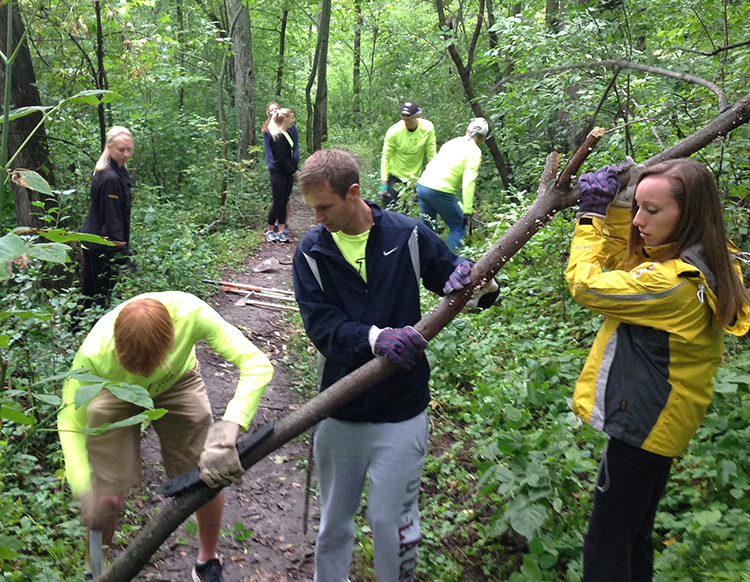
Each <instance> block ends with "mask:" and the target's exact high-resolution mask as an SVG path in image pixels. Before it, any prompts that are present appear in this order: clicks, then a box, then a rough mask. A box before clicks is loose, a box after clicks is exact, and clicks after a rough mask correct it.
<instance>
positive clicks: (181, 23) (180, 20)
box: [176, 0, 185, 179]
mask: <svg viewBox="0 0 750 582" xmlns="http://www.w3.org/2000/svg"><path fill="white" fill-rule="evenodd" d="M182 2H183V0H177V5H176V8H177V42H179V43H180V45H182V44H183V42H184V39H183V35H184V32H185V18H184V16H183V14H182ZM180 68H182V67H180ZM177 96H178V99H179V107H180V113H182V110H183V109H184V107H185V88H184V87H180V90H179V91H178V92H177ZM181 175H182V174H181V173H180V174H178V179H179V176H181Z"/></svg>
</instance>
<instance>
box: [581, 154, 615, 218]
mask: <svg viewBox="0 0 750 582" xmlns="http://www.w3.org/2000/svg"><path fill="white" fill-rule="evenodd" d="M617 169H618V168H617V166H604V167H603V168H600V169H599V170H597V171H596V172H589V173H588V174H583V175H582V176H580V177H579V178H578V188H579V190H580V191H581V205H580V207H579V208H578V212H579V213H582V214H586V213H590V214H599V215H601V216H605V215H606V214H607V206H609V203H610V202H612V200H613V199H614V197H615V195H616V194H617V191H618V190H619V189H620V181H619V180H618V179H617Z"/></svg>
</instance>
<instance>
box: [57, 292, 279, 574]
mask: <svg viewBox="0 0 750 582" xmlns="http://www.w3.org/2000/svg"><path fill="white" fill-rule="evenodd" d="M198 340H205V341H206V342H207V343H208V345H209V346H210V347H211V349H213V350H214V351H216V352H217V353H218V354H220V355H221V356H222V357H223V358H224V359H225V360H227V361H228V362H230V363H232V364H234V365H235V366H237V368H238V369H239V372H240V378H239V382H238V384H237V389H236V391H235V394H234V397H233V398H232V400H231V401H230V402H229V403H228V404H227V407H226V410H225V411H224V415H223V417H222V420H219V421H217V422H213V419H212V415H211V406H210V404H209V401H208V395H207V394H206V387H205V384H204V383H203V379H202V378H201V375H200V364H199V363H198V360H197V359H196V353H195V344H196V342H197V341H198ZM81 368H85V369H87V370H88V372H87V373H88V374H92V375H95V376H98V377H100V378H103V379H104V380H107V381H109V382H118V383H123V384H127V385H130V386H125V387H121V388H119V389H118V386H117V385H111V386H110V387H109V389H108V388H107V387H105V388H103V389H102V388H100V389H99V390H98V391H97V390H92V389H91V388H90V386H91V384H90V383H88V382H85V381H82V380H80V379H76V375H74V376H71V377H70V378H68V380H67V381H66V382H65V385H64V387H63V405H62V408H61V411H60V413H59V415H58V430H59V436H60V442H61V444H62V450H63V455H64V458H65V474H66V477H67V480H68V483H69V484H70V488H71V490H72V492H73V495H74V496H75V497H76V498H78V499H79V500H80V501H81V512H82V515H83V521H84V524H85V525H87V526H88V527H91V528H92V529H97V530H100V531H101V532H102V539H103V541H104V543H105V544H109V543H110V542H111V539H112V535H113V533H114V530H115V526H116V522H117V515H118V513H119V511H120V509H121V508H122V505H123V503H124V501H125V493H126V491H127V490H128V489H130V488H131V487H135V486H137V485H140V482H141V452H140V423H136V424H134V425H131V426H121V427H119V428H115V429H110V430H107V431H105V432H102V433H101V434H91V433H90V431H89V433H86V432H82V431H84V430H85V429H95V428H99V427H103V426H104V425H106V424H108V423H116V422H120V421H123V420H125V419H127V418H131V417H133V416H135V415H138V414H140V413H141V412H143V410H144V409H143V407H142V406H138V405H137V404H134V403H133V402H130V401H129V400H137V398H135V396H137V392H138V387H140V388H142V389H143V390H144V391H146V392H148V396H149V397H150V398H151V399H152V400H153V403H154V407H155V408H156V409H165V410H166V414H164V415H163V416H162V417H161V418H158V419H156V420H153V426H154V429H155V430H156V433H157V435H158V437H159V441H160V443H161V451H162V458H163V462H164V467H165V469H166V472H167V475H168V476H169V477H175V476H177V475H180V474H182V473H185V472H187V471H190V470H192V469H193V468H195V467H196V466H199V467H200V468H201V471H200V476H201V479H202V480H203V481H204V482H205V483H206V484H207V485H209V486H210V487H214V488H216V487H222V486H225V485H229V484H230V483H239V482H240V481H241V480H242V475H243V474H244V469H243V468H242V465H241V464H240V459H239V456H238V454H237V449H236V447H235V445H236V441H237V438H238V436H239V434H240V430H243V431H244V430H247V429H248V427H249V425H250V422H251V421H252V419H253V416H254V414H255V412H256V410H257V408H258V404H259V402H260V399H261V397H262V396H263V393H264V391H265V388H266V385H267V384H268V383H269V382H270V380H271V377H272V376H273V367H272V366H271V363H270V362H269V360H268V358H267V357H266V356H265V355H264V354H263V353H262V352H261V351H260V350H259V349H258V348H256V347H255V346H254V345H253V344H252V343H251V342H250V341H249V340H248V339H247V338H245V336H244V335H243V334H242V332H240V331H239V330H238V329H237V328H235V327H234V326H232V325H230V324H229V323H227V322H226V321H225V320H224V319H222V317H221V316H220V315H219V314H218V313H216V311H214V310H213V309H212V308H211V307H209V305H208V304H207V303H205V302H204V301H202V300H200V299H198V298H197V297H195V296H193V295H190V294H188V293H181V292H177V291H167V292H163V293H147V294H144V295H139V296H137V297H134V298H133V299H130V300H129V301H126V302H125V303H123V304H121V305H119V306H118V307H117V308H115V309H113V310H112V311H110V312H109V313H107V314H105V315H104V316H103V317H102V318H101V319H100V320H99V321H98V322H97V323H96V325H95V326H94V328H93V329H92V330H91V332H90V333H89V334H88V336H87V337H86V339H85V340H84V342H83V344H82V345H81V347H80V349H79V350H78V352H77V354H76V356H75V359H74V360H73V366H72V369H73V370H80V369H81ZM89 391H90V392H91V393H89ZM128 392H129V393H130V396H125V398H128V400H125V399H121V398H118V395H119V396H124V395H125V393H128ZM223 509H224V494H223V491H222V492H220V493H219V494H218V495H217V496H216V497H215V498H214V499H213V500H212V501H210V502H209V503H207V504H206V505H204V506H203V507H202V508H201V509H199V510H198V511H197V512H196V519H197V522H198V538H199V542H200V553H199V556H198V561H197V562H196V565H195V567H194V569H193V571H192V579H193V580H194V582H201V581H204V580H211V581H222V580H223V577H222V573H221V568H222V566H221V564H220V563H219V560H218V559H217V553H216V550H217V546H218V541H219V531H220V528H221V518H222V514H223Z"/></svg>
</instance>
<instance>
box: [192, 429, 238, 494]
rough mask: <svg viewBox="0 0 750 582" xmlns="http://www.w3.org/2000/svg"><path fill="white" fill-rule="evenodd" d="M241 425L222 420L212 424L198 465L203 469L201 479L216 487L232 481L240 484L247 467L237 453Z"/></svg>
mask: <svg viewBox="0 0 750 582" xmlns="http://www.w3.org/2000/svg"><path fill="white" fill-rule="evenodd" d="M239 436H240V426H239V425H238V424H236V423H234V422H228V421H226V420H220V421H218V422H215V423H213V424H212V425H211V428H209V429H208V435H207V436H206V444H205V445H203V452H202V453H201V459H200V461H199V463H198V466H199V467H200V470H201V474H200V475H201V481H203V482H204V483H205V484H206V485H208V486H209V487H212V488H213V489H216V488H217V487H224V486H226V485H229V484H230V483H234V484H235V485H239V484H240V483H242V476H243V475H244V474H245V469H243V468H242V464H241V463H240V456H239V454H237V446H236V445H237V437H239Z"/></svg>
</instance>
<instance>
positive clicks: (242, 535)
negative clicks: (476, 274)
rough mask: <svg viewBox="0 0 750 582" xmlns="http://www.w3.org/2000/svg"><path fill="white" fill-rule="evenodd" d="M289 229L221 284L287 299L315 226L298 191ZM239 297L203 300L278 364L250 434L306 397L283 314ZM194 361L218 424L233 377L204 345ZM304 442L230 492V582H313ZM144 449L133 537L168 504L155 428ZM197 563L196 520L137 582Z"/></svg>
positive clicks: (176, 579) (171, 578)
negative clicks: (266, 264) (291, 364)
mask: <svg viewBox="0 0 750 582" xmlns="http://www.w3.org/2000/svg"><path fill="white" fill-rule="evenodd" d="M289 222H290V224H289V231H290V237H289V238H290V242H289V243H286V244H284V243H267V242H264V243H263V244H262V245H261V247H260V248H259V249H258V251H257V253H256V254H255V255H252V256H249V257H247V259H246V260H245V266H244V268H242V269H239V270H238V272H236V273H232V274H229V273H227V274H225V277H224V278H225V280H231V281H232V282H235V283H245V284H251V285H256V286H260V287H270V288H275V289H286V290H290V291H291V290H292V265H291V263H292V256H293V254H294V249H295V247H296V242H297V241H298V240H299V239H300V238H301V236H302V235H303V234H304V233H306V232H307V231H308V230H309V229H310V227H311V226H312V225H313V219H312V212H311V211H310V209H309V208H308V207H306V206H305V205H304V204H303V202H302V199H301V196H300V195H299V194H298V193H297V192H296V190H295V192H294V193H293V195H292V213H291V218H290V219H289ZM270 258H275V259H277V260H278V261H279V265H277V266H276V267H275V268H274V269H272V270H267V271H264V272H254V271H253V268H254V267H258V266H259V265H260V264H261V263H262V262H263V261H264V260H267V259H270ZM241 297H242V296H241V295H236V294H233V293H224V292H222V291H219V290H218V288H217V293H216V295H214V296H212V297H210V298H209V299H208V302H209V304H210V305H211V306H212V307H214V309H216V310H217V311H218V312H219V313H220V314H221V315H222V316H223V317H224V319H226V320H227V321H228V322H229V323H231V324H233V325H235V326H237V327H238V328H239V329H241V330H242V331H243V333H244V334H245V335H246V336H247V337H248V338H249V339H250V340H251V341H252V342H253V343H254V344H255V345H256V346H258V348H260V349H261V350H263V352H264V353H265V354H266V355H267V356H268V357H269V358H270V360H271V363H272V364H273V366H274V370H275V373H274V377H273V380H272V381H271V383H270V384H269V386H268V388H267V389H266V392H265V395H264V397H263V400H262V401H261V403H260V407H259V408H258V412H257V413H256V415H255V418H254V419H253V423H252V425H251V427H250V431H249V432H251V431H253V430H255V429H256V428H258V427H259V426H262V425H263V424H265V423H266V422H268V421H269V420H272V419H277V418H281V417H282V416H285V415H286V414H288V413H289V412H290V411H291V410H294V409H295V408H296V407H297V406H298V405H299V404H300V403H301V402H302V400H303V399H302V397H301V396H300V394H299V393H298V392H296V391H295V390H293V388H292V386H291V378H290V374H289V371H288V370H287V368H286V366H285V364H284V363H283V362H282V361H281V356H283V355H285V351H286V343H287V341H288V339H289V335H290V333H291V332H290V331H289V330H288V328H287V326H286V325H285V323H284V321H283V313H285V312H283V311H279V310H275V309H267V308H261V307H255V306H250V305H244V306H237V305H235V302H236V301H237V300H239V299H240V298H241ZM290 305H295V304H294V303H291V304H290ZM198 359H199V361H200V364H201V373H202V376H203V379H204V381H205V382H206V387H207V390H208V396H209V399H210V401H211V407H212V409H213V415H214V419H220V418H221V415H222V413H223V412H224V409H225V407H226V404H227V402H229V400H230V399H231V398H232V396H233V394H234V390H235V387H236V386H237V378H238V372H237V369H236V368H235V367H234V366H232V365H231V364H228V363H226V362H225V361H224V359H223V358H221V356H219V355H217V354H215V353H214V352H213V351H212V350H211V349H210V348H209V347H208V345H207V344H206V343H205V342H201V343H200V344H199V345H198ZM243 436H244V435H243ZM308 443H309V439H308V438H305V439H304V442H303V440H302V439H295V440H293V441H292V442H290V443H287V444H286V445H284V446H283V447H282V448H280V449H278V450H277V451H275V452H273V453H272V454H271V455H269V456H267V457H266V458H264V459H263V460H262V461H261V462H259V463H257V464H256V465H254V466H252V467H251V468H250V469H249V470H248V471H247V473H245V476H244V479H243V481H242V485H233V486H230V487H227V488H226V490H225V491H226V502H225V508H224V518H223V520H222V536H221V538H220V540H219V553H220V554H221V555H222V556H223V558H224V578H225V580H226V582H292V581H297V580H299V581H311V580H312V578H313V543H314V540H315V535H316V532H317V526H318V523H319V520H320V510H319V506H318V501H317V499H316V496H314V495H311V496H310V507H309V521H308V528H307V534H306V535H305V534H303V533H302V520H303V511H304V505H305V479H306V474H305V471H304V468H303V465H304V463H301V462H300V461H303V460H306V459H307V458H308V454H309V444H308ZM142 446H143V459H144V463H143V464H144V470H143V485H142V487H141V489H138V490H134V491H133V492H132V493H131V499H136V503H135V506H136V507H135V510H136V515H134V516H133V515H131V516H124V520H125V521H126V522H129V523H131V524H133V525H132V527H133V529H134V530H135V532H136V533H137V531H138V530H139V529H140V527H142V526H143V525H144V524H145V523H147V522H148V520H149V519H150V514H151V513H153V512H154V511H156V510H158V508H159V507H161V506H163V505H165V504H166V502H167V501H166V500H165V499H164V498H163V497H162V496H161V495H159V493H158V489H159V485H160V484H161V483H162V482H163V481H164V480H165V478H166V477H165V474H164V471H163V469H162V467H161V456H160V452H159V444H158V439H156V437H155V434H154V432H153V429H149V430H148V432H147V435H146V437H145V438H144V440H143V443H142ZM131 505H132V504H131ZM197 555H198V539H197V535H196V524H195V520H194V517H191V518H189V519H188V521H186V522H185V523H183V524H182V525H181V526H180V527H179V528H178V529H177V531H176V532H175V533H173V534H172V535H171V536H170V538H169V539H168V540H167V542H165V543H164V544H162V547H161V548H160V549H159V551H158V552H157V553H156V554H155V555H154V556H153V557H152V559H151V561H150V562H149V563H148V565H147V566H146V567H145V568H144V569H143V570H142V571H141V573H140V574H139V576H138V577H137V578H136V580H140V581H142V582H183V581H190V580H191V576H190V572H191V570H192V567H193V564H194V562H195V559H196V557H197Z"/></svg>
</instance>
